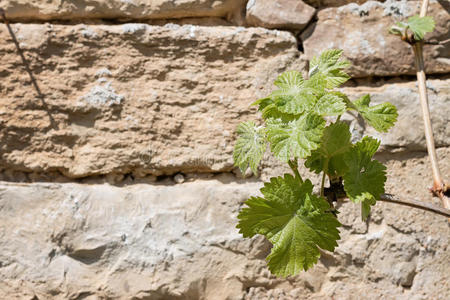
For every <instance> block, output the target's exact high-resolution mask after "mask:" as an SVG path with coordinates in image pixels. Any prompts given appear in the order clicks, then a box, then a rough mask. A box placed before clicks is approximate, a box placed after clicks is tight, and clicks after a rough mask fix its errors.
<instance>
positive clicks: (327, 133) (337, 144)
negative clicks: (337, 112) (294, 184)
mask: <svg viewBox="0 0 450 300" xmlns="http://www.w3.org/2000/svg"><path fill="white" fill-rule="evenodd" d="M350 139H351V133H350V130H349V126H348V125H347V124H346V123H344V122H337V123H334V124H331V125H330V126H328V127H326V128H325V130H324V131H323V135H322V138H321V143H320V147H319V148H318V149H316V150H314V151H312V152H311V156H309V157H308V158H307V159H306V161H305V166H306V167H307V168H309V169H310V170H311V171H314V172H316V173H320V172H322V171H324V172H325V173H326V174H328V175H329V176H330V177H339V176H342V175H344V174H345V172H347V170H348V167H347V164H346V163H345V161H344V156H345V154H346V153H347V151H349V150H350V148H351V146H352V143H351V141H350Z"/></svg>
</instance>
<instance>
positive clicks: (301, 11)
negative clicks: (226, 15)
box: [246, 0, 315, 30]
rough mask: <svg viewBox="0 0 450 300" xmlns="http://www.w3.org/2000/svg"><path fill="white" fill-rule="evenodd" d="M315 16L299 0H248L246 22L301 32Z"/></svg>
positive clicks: (311, 8) (311, 9)
mask: <svg viewBox="0 0 450 300" xmlns="http://www.w3.org/2000/svg"><path fill="white" fill-rule="evenodd" d="M314 14H315V9H314V8H313V7H311V6H309V5H307V4H305V3H304V2H303V1H300V0H275V1H273V0H250V1H248V2H247V16H246V21H247V23H248V24H249V25H253V26H261V27H266V28H278V29H294V30H302V29H303V28H305V26H306V25H307V24H308V23H309V21H310V20H311V18H312V17H313V16H314Z"/></svg>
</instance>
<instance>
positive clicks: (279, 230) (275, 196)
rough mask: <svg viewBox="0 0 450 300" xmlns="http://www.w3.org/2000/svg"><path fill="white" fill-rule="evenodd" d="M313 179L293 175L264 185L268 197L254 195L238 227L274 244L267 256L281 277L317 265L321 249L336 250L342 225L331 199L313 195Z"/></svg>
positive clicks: (265, 194)
mask: <svg viewBox="0 0 450 300" xmlns="http://www.w3.org/2000/svg"><path fill="white" fill-rule="evenodd" d="M312 190H313V185H312V183H311V181H309V180H306V181H305V182H303V183H302V182H301V181H300V179H299V178H296V177H293V176H292V175H290V174H285V175H284V177H274V178H271V179H270V182H267V183H265V184H264V187H263V188H262V189H261V193H262V194H263V196H264V197H251V198H250V199H248V200H247V201H246V202H245V204H246V205H247V207H245V208H243V209H242V210H241V211H240V213H239V215H238V219H239V223H238V225H237V226H236V227H237V228H239V229H240V232H241V233H242V235H243V236H244V237H252V236H254V235H256V234H261V235H264V236H266V238H267V239H268V240H269V241H270V242H271V243H272V244H273V248H272V250H271V253H270V255H269V256H268V257H267V261H268V266H269V269H270V271H271V272H272V273H273V274H275V275H278V276H288V275H295V274H298V273H299V272H300V271H301V270H305V271H306V270H307V269H308V268H310V267H311V266H312V265H314V264H315V263H316V262H317V260H318V258H319V257H320V252H319V249H318V248H322V249H325V250H328V251H334V248H335V247H336V246H337V242H336V241H337V240H339V239H340V236H339V230H338V229H337V228H338V227H339V226H341V224H340V223H339V221H338V220H337V218H336V217H335V216H334V215H333V214H332V213H330V212H329V210H330V206H329V204H328V202H327V201H326V200H325V199H324V198H321V197H317V196H315V195H313V194H312Z"/></svg>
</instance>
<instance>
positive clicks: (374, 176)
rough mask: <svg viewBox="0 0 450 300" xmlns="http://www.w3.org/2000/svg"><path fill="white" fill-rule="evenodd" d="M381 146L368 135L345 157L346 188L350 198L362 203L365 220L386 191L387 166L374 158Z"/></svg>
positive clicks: (344, 177)
mask: <svg viewBox="0 0 450 300" xmlns="http://www.w3.org/2000/svg"><path fill="white" fill-rule="evenodd" d="M379 146H380V142H379V141H377V140H376V139H374V138H371V137H367V136H366V137H364V138H363V139H362V140H361V141H359V142H358V143H356V144H354V145H353V146H352V148H351V149H350V151H348V152H347V153H346V154H345V157H344V160H345V163H346V164H347V166H348V167H349V169H348V171H347V172H346V173H345V174H344V176H343V179H344V190H345V192H346V193H347V196H348V197H349V198H350V200H352V201H353V202H355V203H361V209H362V218H363V220H365V219H366V218H367V216H368V215H369V212H370V206H371V205H374V204H375V203H376V200H377V199H378V198H379V197H380V195H381V194H383V193H384V183H385V182H386V167H385V166H384V165H383V164H381V163H380V162H378V161H376V160H372V156H373V155H374V154H375V152H376V151H377V149H378V147H379Z"/></svg>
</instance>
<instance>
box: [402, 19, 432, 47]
mask: <svg viewBox="0 0 450 300" xmlns="http://www.w3.org/2000/svg"><path fill="white" fill-rule="evenodd" d="M407 24H408V27H409V29H411V31H412V33H413V34H414V39H415V40H416V41H420V40H423V38H424V37H425V34H426V33H428V32H433V30H434V25H435V23H434V20H433V18H432V17H430V16H426V17H419V16H412V17H411V18H409V19H408V22H407Z"/></svg>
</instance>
